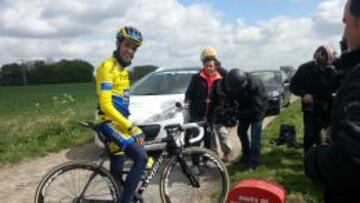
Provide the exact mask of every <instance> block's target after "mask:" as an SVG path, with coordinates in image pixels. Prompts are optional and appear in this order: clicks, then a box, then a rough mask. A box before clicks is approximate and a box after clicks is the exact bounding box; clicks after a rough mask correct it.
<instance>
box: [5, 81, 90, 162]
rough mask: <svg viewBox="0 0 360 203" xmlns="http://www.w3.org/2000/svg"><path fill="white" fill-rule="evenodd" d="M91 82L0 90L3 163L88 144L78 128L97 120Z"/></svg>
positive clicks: (86, 134) (88, 138)
mask: <svg viewBox="0 0 360 203" xmlns="http://www.w3.org/2000/svg"><path fill="white" fill-rule="evenodd" d="M94 88H95V86H94V85H93V84H92V83H77V84H57V85H40V86H16V87H0V95H1V96H0V97H1V99H0V125H1V127H0V163H2V164H1V165H3V164H4V163H14V162H18V161H20V160H23V159H24V158H28V157H34V156H40V155H45V154H46V153H47V152H56V151H59V150H61V149H65V148H67V147H71V146H76V145H81V144H84V143H86V142H89V141H90V140H91V139H92V138H93V136H92V134H91V133H90V132H89V131H88V130H86V129H83V128H81V127H79V126H78V125H77V122H78V121H81V120H84V119H85V120H88V119H93V118H94V112H95V109H96V99H95V91H94Z"/></svg>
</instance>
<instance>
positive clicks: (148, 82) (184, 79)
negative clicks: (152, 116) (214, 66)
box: [130, 70, 198, 95]
mask: <svg viewBox="0 0 360 203" xmlns="http://www.w3.org/2000/svg"><path fill="white" fill-rule="evenodd" d="M197 72H198V70H171V71H160V72H154V73H152V74H150V75H149V76H147V77H145V78H144V79H143V80H140V81H139V82H137V83H135V84H134V85H133V86H132V88H131V90H130V95H164V94H182V93H185V91H186V89H187V87H188V85H189V83H190V80H191V77H192V76H193V75H194V74H196V73H197Z"/></svg>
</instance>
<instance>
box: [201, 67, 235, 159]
mask: <svg viewBox="0 0 360 203" xmlns="http://www.w3.org/2000/svg"><path fill="white" fill-rule="evenodd" d="M217 71H218V72H219V74H220V75H221V77H222V80H221V81H220V82H217V83H215V84H214V85H213V87H212V90H211V93H210V94H211V95H210V105H209V113H208V115H209V116H208V118H209V121H210V123H211V126H212V129H213V130H214V133H215V134H216V135H217V136H218V138H219V142H220V148H221V150H222V152H223V157H222V161H224V162H228V161H230V160H231V156H232V147H231V145H230V143H229V139H228V138H229V129H228V127H234V126H235V125H236V123H237V119H236V117H235V112H236V110H235V111H234V108H236V105H234V103H233V102H232V101H229V100H228V92H227V90H226V87H225V80H224V79H225V78H226V75H227V70H226V69H224V68H223V67H221V63H220V62H218V64H217ZM213 143H215V139H214V142H213ZM215 149H217V146H216V145H215Z"/></svg>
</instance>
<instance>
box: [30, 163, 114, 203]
mask: <svg viewBox="0 0 360 203" xmlns="http://www.w3.org/2000/svg"><path fill="white" fill-rule="evenodd" d="M119 194H120V189H119V186H118V184H117V182H116V181H115V180H114V178H113V177H112V176H111V174H110V173H109V171H107V170H106V169H105V168H103V167H100V168H99V167H97V166H95V165H93V164H91V163H82V162H69V163H65V164H62V165H60V166H58V167H56V168H54V169H52V170H51V171H50V172H48V173H47V174H46V175H45V176H44V178H43V179H42V181H41V182H40V184H39V186H38V188H37V190H36V195H35V203H45V202H98V203H99V202H116V201H117V200H118V199H119Z"/></svg>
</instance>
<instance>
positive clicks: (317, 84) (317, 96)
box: [290, 44, 338, 152]
mask: <svg viewBox="0 0 360 203" xmlns="http://www.w3.org/2000/svg"><path fill="white" fill-rule="evenodd" d="M334 59H335V51H334V50H333V48H332V47H331V46H330V45H328V44H323V45H321V46H320V47H318V48H317V49H316V51H315V53H314V60H312V61H310V62H307V63H304V64H302V65H300V67H299V69H298V70H297V71H296V73H295V75H294V76H293V78H292V79H291V83H290V91H292V92H293V93H294V94H295V95H297V96H299V97H301V100H302V111H303V122H304V146H303V147H304V152H306V151H308V150H309V148H310V147H312V146H313V145H319V144H320V143H321V137H320V132H321V130H322V129H326V128H327V127H328V126H329V122H330V116H331V106H332V102H333V93H334V91H335V90H336V88H337V86H338V85H337V73H336V70H335V68H334V66H333V65H332V63H333V61H334Z"/></svg>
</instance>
